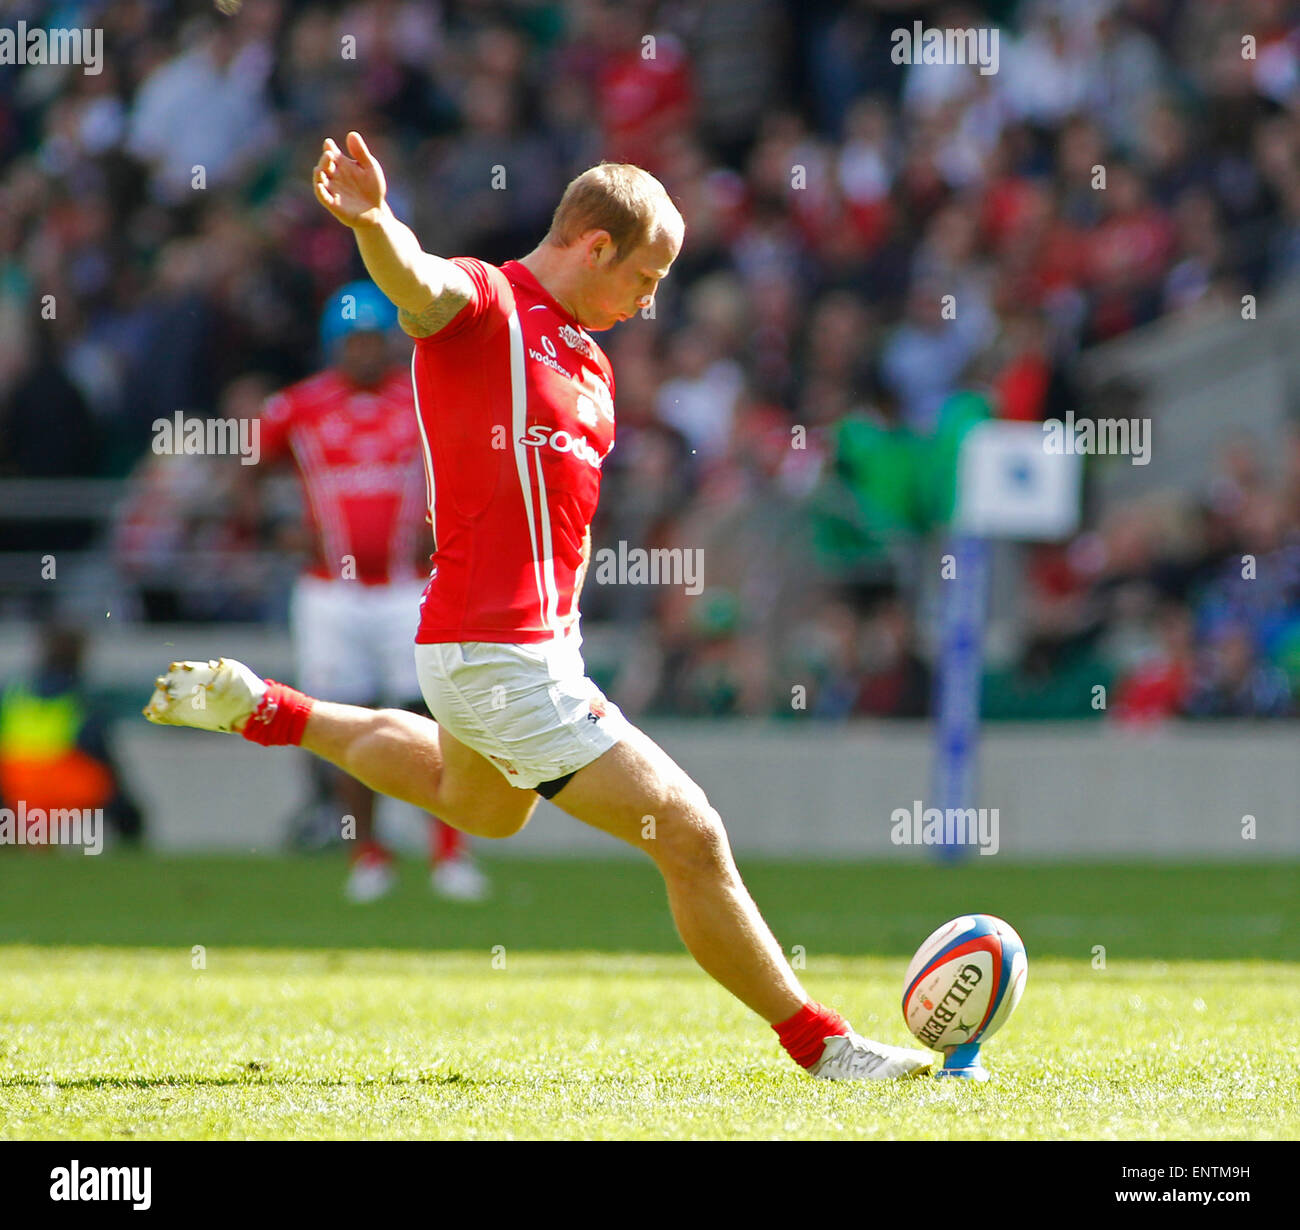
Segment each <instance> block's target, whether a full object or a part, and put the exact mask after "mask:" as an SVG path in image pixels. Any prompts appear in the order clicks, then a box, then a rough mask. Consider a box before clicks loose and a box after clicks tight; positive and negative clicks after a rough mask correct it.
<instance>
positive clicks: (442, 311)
mask: <svg viewBox="0 0 1300 1230" xmlns="http://www.w3.org/2000/svg"><path fill="white" fill-rule="evenodd" d="M469 301H470V296H469V295H466V294H462V293H461V292H460V291H456V290H446V291H444V292H443V293H442V294H441V295H440V296H439V297H438V298H437V299H435V300H434V301H433V302H432V303H431V304H429V306H428V307H427V308H425V309H424V310H423V311H420V312H408V311H407V310H406V309H405V308H399V309H398V312H397V323H398V324H399V325H401V326H402V331H403V332H404V333H407V334H409V335H410V336H411V337H430V336H431V335H432V334H434V333H437V332H438V330H439V329H441V328H442V327H443V326H444V325H448V324H450V323H451V321H452V318H453V317H454V316H455V315H456V314H457V313H458V312H459V311H460V310H461V308H463V307H464V306H465V305H466V304H467V303H468V302H469Z"/></svg>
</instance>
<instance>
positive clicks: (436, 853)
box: [429, 820, 465, 863]
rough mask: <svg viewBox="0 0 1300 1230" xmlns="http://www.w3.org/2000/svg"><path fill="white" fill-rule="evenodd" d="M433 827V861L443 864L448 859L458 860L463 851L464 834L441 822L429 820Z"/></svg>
mask: <svg viewBox="0 0 1300 1230" xmlns="http://www.w3.org/2000/svg"><path fill="white" fill-rule="evenodd" d="M429 823H430V824H431V825H432V826H433V861H434V862H435V863H445V862H446V861H447V860H448V859H453V860H454V859H458V858H460V856H461V853H462V851H463V850H464V849H465V834H464V833H462V832H461V831H460V830H459V829H454V828H452V827H451V825H450V824H443V822H442V821H441V820H430V821H429Z"/></svg>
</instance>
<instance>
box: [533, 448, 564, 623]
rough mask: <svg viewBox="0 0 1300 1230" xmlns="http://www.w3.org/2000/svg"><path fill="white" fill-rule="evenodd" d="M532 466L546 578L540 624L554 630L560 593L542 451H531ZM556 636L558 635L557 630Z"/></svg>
mask: <svg viewBox="0 0 1300 1230" xmlns="http://www.w3.org/2000/svg"><path fill="white" fill-rule="evenodd" d="M533 466H534V468H535V469H536V470H537V511H538V520H539V521H540V523H541V526H542V569H543V572H544V573H545V577H546V606H545V608H544V609H543V611H542V622H543V623H544V624H545V625H546V626H547V627H548V628H553V629H554V628H556V617H557V616H558V614H559V610H558V608H559V605H560V593H559V588H558V587H557V586H556V584H555V553H554V551H553V550H552V548H551V514H550V511H549V510H548V509H547V507H546V483H545V482H543V480H542V450H541V449H540V448H535V449H533ZM556 631H557V635H558V629H557V630H556Z"/></svg>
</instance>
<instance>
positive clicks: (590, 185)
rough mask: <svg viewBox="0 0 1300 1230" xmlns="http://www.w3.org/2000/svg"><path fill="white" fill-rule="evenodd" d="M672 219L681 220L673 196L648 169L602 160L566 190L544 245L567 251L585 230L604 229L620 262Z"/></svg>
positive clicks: (656, 234)
mask: <svg viewBox="0 0 1300 1230" xmlns="http://www.w3.org/2000/svg"><path fill="white" fill-rule="evenodd" d="M674 215H675V216H676V217H677V219H678V221H679V222H680V218H681V215H680V214H678V212H677V207H676V206H675V205H674V204H673V202H672V198H671V197H670V196H669V195H668V192H667V190H666V189H665V188H664V186H663V184H661V183H660V182H659V181H658V180H657V179H655V177H654V176H653V175H651V174H650V172H649V171H646V170H643V169H642V168H641V167H638V166H634V165H633V164H632V163H630V162H602V163H600V164H599V165H597V166H594V167H592V168H591V169H590V170H587V171H583V173H582V174H581V175H579V176H578V178H577V179H575V180H573V181H572V182H571V183H570V184H569V186H568V187H567V188H566V189H565V190H564V195H563V196H562V197H561V198H560V203H559V204H558V205H557V206H556V207H555V215H554V217H552V219H551V229H550V230H549V231H548V232H547V233H546V240H545V242H547V243H550V244H554V245H555V246H556V247H558V248H567V247H568V246H569V245H570V244H571V243H575V242H577V240H579V239H580V238H581V237H582V236H583V235H585V234H586V233H587V232H588V231H608V232H609V237H610V239H611V240H612V241H613V243H614V247H615V249H616V250H617V251H618V259H619V260H622V259H623V258H624V257H626V256H627V255H628V254H629V253H631V252H634V251H635V250H636V249H637V248H639V247H640V246H641V245H642V244H644V243H648V242H650V241H652V240H654V239H655V238H657V237H658V236H659V235H660V234H661V233H662V232H664V231H665V230H668V229H670V227H671V225H672V224H671V221H670V220H671V219H672V218H673V217H674ZM666 224H667V225H666ZM674 229H675V228H674Z"/></svg>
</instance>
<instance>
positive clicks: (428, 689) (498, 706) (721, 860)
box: [145, 132, 933, 1080]
mask: <svg viewBox="0 0 1300 1230" xmlns="http://www.w3.org/2000/svg"><path fill="white" fill-rule="evenodd" d="M347 144H348V153H349V154H350V155H351V156H350V157H349V156H347V155H345V154H344V153H343V152H342V151H341V150H340V149H339V148H338V146H337V145H336V144H335V143H334V142H333V141H326V142H325V146H324V150H323V152H322V154H321V157H320V160H319V162H318V163H317V165H316V169H315V173H314V177H313V182H314V187H315V192H316V197H317V199H318V200H319V201H320V203H321V204H322V205H324V206H325V208H326V209H328V210H329V211H330V213H331V214H333V215H334V217H336V218H337V219H338V220H339V221H341V222H343V223H344V224H345V225H347V226H349V227H350V228H351V229H352V231H353V234H354V236H355V238H356V242H357V247H358V248H359V250H360V252H361V256H362V259H363V260H364V261H365V263H366V268H367V269H368V270H369V271H370V274H371V277H373V278H374V280H375V282H376V284H377V285H378V286H379V287H380V289H381V290H383V292H384V293H385V294H386V295H387V296H388V298H389V299H391V300H392V302H393V303H394V304H395V305H396V306H397V307H398V309H399V319H400V320H401V323H402V327H403V328H404V329H405V330H406V332H407V333H409V334H410V335H411V336H412V337H413V338H415V339H416V342H415V355H414V357H413V360H412V372H413V377H414V380H415V385H416V396H417V402H418V405H419V412H420V414H419V421H420V428H421V433H422V437H423V443H424V446H425V458H426V467H427V468H428V472H429V479H430V482H429V487H430V496H431V500H432V509H431V515H432V518H433V526H434V533H435V547H434V571H433V575H432V576H431V578H430V581H429V585H428V586H427V587H426V590H425V594H424V598H423V601H422V614H421V623H420V631H419V633H418V635H417V647H416V659H417V665H418V668H419V672H420V682H421V686H422V690H423V692H424V695H425V700H426V702H427V703H428V705H429V710H430V712H431V713H432V714H433V715H434V718H435V719H436V721H435V722H431V721H429V720H427V719H425V718H420V717H417V716H415V715H414V714H411V713H406V712H403V711H400V710H395V709H388V710H378V711H375V710H371V709H362V708H359V707H357V706H354V705H340V704H333V703H330V702H327V701H319V700H315V699H313V698H312V697H310V696H307V695H304V694H303V693H301V692H299V691H297V690H296V689H293V688H289V687H286V686H285V685H283V684H280V683H276V682H274V681H268V680H263V679H261V678H259V677H258V676H257V675H256V674H254V673H253V672H252V671H251V670H250V669H249V668H248V667H247V666H244V665H243V664H242V663H239V662H235V661H233V660H230V659H221V660H219V661H213V662H208V663H201V662H185V663H173V664H172V666H171V668H170V669H169V670H168V673H167V674H166V675H164V676H160V677H159V679H158V681H157V686H156V689H155V691H154V695H153V697H152V698H151V699H150V702H149V705H148V707H147V708H146V710H145V713H146V716H148V717H149V718H150V719H151V720H152V721H155V722H161V723H164V724H175V725H187V726H199V727H201V728H204V729H208V730H222V731H227V732H232V731H237V732H239V733H241V734H242V735H243V736H244V737H245V738H247V739H249V740H251V741H253V742H256V743H261V744H264V745H269V744H285V743H288V744H298V745H300V746H302V747H305V748H307V749H308V750H310V751H312V752H315V753H316V754H317V755H318V756H321V757H323V758H324V759H326V760H328V761H329V762H330V763H332V764H334V765H337V766H338V767H339V768H341V769H343V770H345V771H346V772H348V773H350V774H352V775H354V776H355V777H357V778H359V779H360V780H362V781H363V782H365V783H366V784H367V785H369V786H370V787H371V788H372V789H375V790H379V791H382V792H383V793H385V794H391V795H393V796H395V797H397V798H402V799H407V800H409V801H411V802H413V803H416V804H417V805H419V806H422V807H425V808H427V809H429V810H430V811H434V812H436V813H437V814H438V815H440V816H442V817H444V818H445V819H446V820H448V821H449V822H451V823H453V824H455V825H457V826H458V827H461V828H463V829H465V831H467V832H470V833H474V834H477V835H479V836H483V837H509V836H510V835H511V834H513V833H517V832H518V831H519V830H520V829H521V828H523V826H524V825H525V824H526V823H527V822H528V820H529V818H530V817H531V815H532V814H533V811H534V809H535V808H536V806H537V796H538V795H539V794H541V795H543V796H544V797H548V798H554V800H555V802H556V804H557V805H558V806H559V807H560V808H562V809H563V810H564V811H566V812H568V813H569V814H570V815H571V816H574V817H576V818H577V819H579V820H581V821H583V822H584V823H586V824H589V825H592V826H593V827H595V828H598V829H601V830H603V831H605V832H607V833H610V834H612V835H613V836H615V837H618V838H620V839H621V840H623V841H626V842H627V843H629V844H630V845H633V846H635V847H637V848H638V849H640V850H643V851H644V852H645V853H646V854H648V855H649V856H650V857H651V858H652V859H653V860H654V862H655V864H656V866H657V867H658V868H659V871H660V873H661V874H662V875H663V878H664V883H665V885H666V887H667V890H668V901H669V905H670V907H671V909H672V913H673V918H674V921H675V922H676V924H677V929H678V931H679V933H680V934H681V937H682V939H683V941H684V942H685V944H686V946H687V948H689V949H690V952H691V954H692V956H694V957H695V959H696V961H698V963H699V964H700V966H701V967H702V968H703V969H704V970H705V971H706V972H708V973H709V974H711V975H712V976H713V977H714V978H715V979H717V981H718V982H719V983H721V984H722V985H723V986H724V987H726V988H727V989H728V990H729V991H731V992H732V994H734V995H735V996H736V997H737V998H738V999H740V1000H741V1001H742V1002H743V1003H745V1004H746V1005H748V1006H749V1007H750V1008H751V1009H752V1010H753V1011H754V1012H756V1013H758V1014H759V1015H760V1016H762V1017H763V1019H764V1020H766V1021H767V1022H769V1024H771V1026H772V1027H773V1029H775V1030H776V1032H777V1035H778V1037H779V1038H780V1040H781V1043H782V1045H783V1046H784V1047H785V1048H786V1050H787V1051H788V1052H789V1054H790V1055H791V1057H792V1058H793V1059H794V1060H795V1061H796V1062H797V1063H799V1064H800V1065H801V1066H802V1067H804V1068H805V1069H807V1070H808V1071H810V1072H811V1073H812V1074H813V1075H814V1076H817V1077H822V1078H825V1079H833V1080H878V1079H890V1078H895V1077H903V1076H910V1075H914V1074H916V1073H918V1072H922V1071H925V1070H927V1069H928V1068H929V1066H930V1064H931V1063H932V1061H933V1056H932V1055H931V1054H929V1053H927V1052H924V1051H916V1050H909V1049H904V1048H901V1047H893V1046H887V1045H884V1044H881V1043H878V1042H874V1041H872V1040H870V1039H868V1038H863V1037H861V1036H860V1035H858V1034H857V1033H855V1032H854V1031H853V1030H852V1029H851V1028H850V1027H849V1025H848V1023H847V1022H846V1021H845V1020H844V1019H843V1018H842V1017H840V1016H839V1014H838V1013H836V1012H834V1011H833V1010H831V1009H829V1008H825V1007H823V1006H822V1005H820V1004H817V1003H814V1002H812V1001H811V1000H810V999H809V997H808V995H807V993H806V992H805V991H804V989H803V987H802V986H800V984H799V981H798V979H797V978H796V977H795V975H794V972H793V971H792V970H791V968H790V965H789V962H788V961H787V960H786V958H785V955H784V953H783V952H782V950H781V947H780V945H779V944H778V943H777V941H776V939H775V938H774V937H773V935H772V932H771V931H770V930H769V928H768V926H767V924H766V923H765V922H764V921H763V918H762V916H761V915H760V914H759V912H758V907H757V906H756V905H755V904H754V901H753V899H752V898H751V897H750V895H749V892H748V890H747V889H746V888H745V885H744V883H743V882H742V881H741V878H740V873H739V871H738V870H737V868H736V864H735V861H734V859H733V858H732V854H731V846H730V843H729V841H728V839H727V834H726V832H725V830H724V829H723V826H722V821H721V818H720V817H719V815H718V813H717V812H716V811H715V810H714V809H713V808H712V807H711V806H710V805H709V801H708V799H707V798H706V797H705V795H704V791H703V790H702V789H701V788H700V787H699V786H698V785H697V784H696V783H695V782H694V781H692V780H691V779H690V777H688V776H687V774H686V773H685V772H684V771H683V770H682V769H681V768H680V767H679V766H678V765H677V764H675V763H674V762H673V760H672V759H671V758H670V757H669V756H668V755H667V754H666V753H665V752H664V751H663V750H662V749H660V748H659V747H658V746H657V745H656V744H655V743H654V742H653V741H652V740H651V739H650V738H648V737H647V736H646V735H645V734H643V733H642V732H641V731H639V730H637V729H636V728H635V727H633V726H631V725H630V724H629V723H628V722H627V720H626V719H625V718H624V717H623V715H622V714H621V713H620V712H619V710H618V707H617V706H616V705H614V704H613V703H612V702H610V701H608V700H606V698H605V697H603V696H602V695H601V694H600V691H599V689H598V688H597V687H596V685H595V684H593V683H592V682H591V680H590V679H588V678H587V677H586V674H585V668H584V666H583V663H582V657H581V654H580V653H579V652H578V646H579V644H580V640H581V638H580V634H579V633H578V612H577V598H578V594H579V592H580V590H581V587H582V579H583V575H584V573H585V569H586V563H587V559H588V556H589V548H590V525H591V516H592V513H593V512H594V511H595V504H596V496H597V494H598V491H599V475H600V465H601V463H602V461H603V460H604V457H605V456H606V454H607V453H608V452H609V449H610V448H611V447H612V445H613V427H614V425H613V414H612V404H613V373H612V370H611V369H610V366H609V361H608V360H607V359H606V358H605V356H604V354H603V353H601V351H600V348H599V347H598V346H597V345H596V344H595V342H594V341H593V340H592V338H591V337H590V334H589V332H588V330H600V329H608V328H611V327H612V326H613V325H615V324H617V323H618V322H619V321H622V320H626V319H628V318H629V317H631V316H633V315H634V314H635V313H636V312H637V311H638V310H644V309H645V308H647V307H648V306H649V305H650V304H651V303H652V302H653V300H654V294H655V290H656V288H657V287H658V284H659V282H660V280H661V279H662V278H663V277H665V276H666V275H667V273H668V270H669V268H670V267H671V265H672V263H673V261H674V260H675V259H676V257H677V253H678V251H679V250H680V248H681V244H682V240H683V237H684V233H685V224H684V223H683V221H682V218H681V215H680V214H679V213H678V211H677V209H676V207H675V206H674V205H673V203H672V201H671V200H670V199H669V197H668V194H667V193H666V192H665V191H664V189H663V186H662V185H661V184H660V183H659V181H658V180H656V179H655V178H654V177H653V176H652V175H650V174H649V173H648V172H646V171H644V170H642V169H641V168H639V167H634V166H630V165H627V164H601V165H600V166H598V167H593V168H592V169H591V170H589V171H586V172H584V173H583V174H582V175H580V176H579V177H578V178H577V179H576V180H574V181H573V182H572V183H571V184H570V185H569V187H568V188H567V189H566V190H565V193H564V196H563V198H562V199H561V201H560V204H559V206H558V207H557V209H556V212H555V216H554V218H553V220H552V223H551V229H550V232H549V233H548V234H547V236H546V238H545V239H543V241H542V242H541V243H540V244H539V245H538V246H537V247H536V248H535V249H534V250H533V251H532V252H530V253H529V254H528V255H527V256H525V257H523V258H522V259H521V260H519V261H508V262H506V264H505V265H504V266H502V267H501V268H497V267H495V266H491V265H487V264H485V263H484V262H481V261H475V260H469V259H464V258H458V259H456V260H454V261H449V260H443V259H441V258H439V257H436V256H433V255H431V254H429V253H427V252H425V251H423V250H422V249H421V248H420V244H419V242H418V240H417V239H416V238H415V236H414V234H413V233H412V232H411V231H410V229H409V228H407V227H406V226H404V225H403V224H402V223H401V222H399V221H398V220H397V218H396V217H395V216H394V215H393V213H392V211H391V210H390V209H389V207H388V205H387V203H386V200H385V196H386V185H385V181H384V175H383V171H382V170H381V168H380V167H379V165H378V163H377V162H375V160H374V159H373V157H372V156H371V154H370V151H369V150H368V149H367V148H366V145H365V142H364V141H363V140H362V139H361V136H360V135H359V134H358V133H355V132H350V133H349V134H348V137H347ZM602 389H603V393H602ZM196 692H201V693H202V694H203V696H204V703H203V704H202V705H194V704H191V703H188V702H187V699H186V698H187V697H190V696H192V695H194V694H195V693H196Z"/></svg>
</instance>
